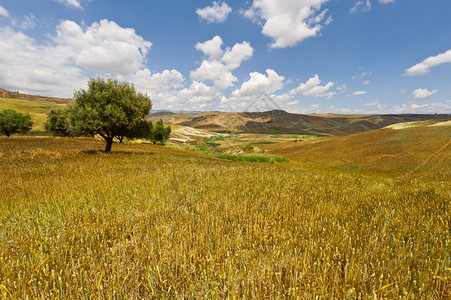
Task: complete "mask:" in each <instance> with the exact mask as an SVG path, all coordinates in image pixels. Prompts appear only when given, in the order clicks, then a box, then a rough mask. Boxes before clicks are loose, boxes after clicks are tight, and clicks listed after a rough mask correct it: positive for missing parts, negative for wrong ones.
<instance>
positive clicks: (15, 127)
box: [0, 109, 33, 137]
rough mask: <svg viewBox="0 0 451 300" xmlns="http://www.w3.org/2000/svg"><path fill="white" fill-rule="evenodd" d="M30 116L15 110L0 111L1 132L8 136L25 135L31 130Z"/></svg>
mask: <svg viewBox="0 0 451 300" xmlns="http://www.w3.org/2000/svg"><path fill="white" fill-rule="evenodd" d="M32 125H33V122H31V118H30V115H29V114H28V113H27V114H22V113H20V112H18V111H15V110H14V109H4V110H2V111H0V132H1V133H3V134H4V135H6V136H8V137H9V136H11V135H12V134H14V133H25V132H28V131H30V130H31V126H32Z"/></svg>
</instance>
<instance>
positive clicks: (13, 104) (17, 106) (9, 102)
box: [0, 97, 61, 131]
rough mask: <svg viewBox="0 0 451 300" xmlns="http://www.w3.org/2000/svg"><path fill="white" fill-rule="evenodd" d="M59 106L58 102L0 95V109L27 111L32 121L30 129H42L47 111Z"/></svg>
mask: <svg viewBox="0 0 451 300" xmlns="http://www.w3.org/2000/svg"><path fill="white" fill-rule="evenodd" d="M58 106H61V105H60V104H52V103H45V102H38V101H31V100H23V99H14V98H3V97H0V109H7V108H9V109H14V110H17V111H20V112H22V113H29V114H30V117H31V120H32V121H33V129H32V131H42V130H44V128H43V125H44V122H45V120H46V119H47V112H48V111H49V110H50V109H52V108H56V107H58Z"/></svg>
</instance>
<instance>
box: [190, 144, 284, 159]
mask: <svg viewBox="0 0 451 300" xmlns="http://www.w3.org/2000/svg"><path fill="white" fill-rule="evenodd" d="M190 149H192V150H194V151H196V152H199V153H202V154H205V155H208V156H211V157H216V158H221V159H227V160H233V161H246V162H270V163H276V162H289V161H290V160H289V159H287V158H285V157H282V156H276V155H234V154H221V153H217V152H214V151H210V150H208V149H207V147H205V146H197V147H192V148H190Z"/></svg>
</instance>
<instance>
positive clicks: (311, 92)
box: [290, 74, 337, 99]
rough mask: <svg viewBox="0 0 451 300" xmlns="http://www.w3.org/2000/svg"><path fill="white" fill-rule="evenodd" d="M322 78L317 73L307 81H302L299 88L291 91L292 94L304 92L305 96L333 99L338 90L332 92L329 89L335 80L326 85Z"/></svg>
mask: <svg viewBox="0 0 451 300" xmlns="http://www.w3.org/2000/svg"><path fill="white" fill-rule="evenodd" d="M320 84H321V80H320V79H319V76H318V74H315V76H313V77H312V78H310V79H309V80H307V81H306V82H305V83H301V84H300V85H299V86H298V87H297V88H295V89H293V90H291V91H290V94H291V95H295V94H299V93H302V95H303V96H305V97H315V98H322V97H326V98H328V99H331V98H332V97H333V96H334V95H336V94H337V93H336V92H330V91H329V90H330V89H331V88H332V87H333V86H334V85H335V83H334V82H328V83H327V84H326V85H324V86H321V85H320Z"/></svg>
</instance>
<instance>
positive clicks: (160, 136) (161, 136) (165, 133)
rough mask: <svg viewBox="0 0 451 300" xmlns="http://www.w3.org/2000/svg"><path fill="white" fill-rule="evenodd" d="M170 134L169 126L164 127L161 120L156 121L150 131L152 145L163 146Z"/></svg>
mask: <svg viewBox="0 0 451 300" xmlns="http://www.w3.org/2000/svg"><path fill="white" fill-rule="evenodd" d="M170 134H171V126H166V127H165V126H164V124H163V120H161V119H160V120H158V121H157V122H155V125H154V126H153V129H152V137H151V139H150V140H151V141H153V142H154V143H159V144H164V143H166V141H167V140H168V139H169V135H170Z"/></svg>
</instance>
